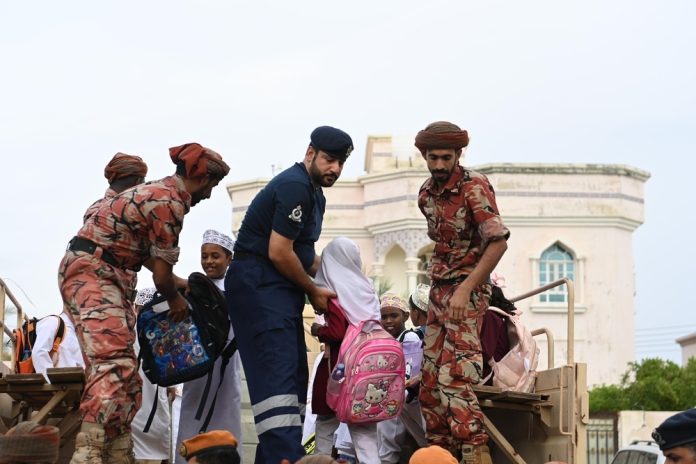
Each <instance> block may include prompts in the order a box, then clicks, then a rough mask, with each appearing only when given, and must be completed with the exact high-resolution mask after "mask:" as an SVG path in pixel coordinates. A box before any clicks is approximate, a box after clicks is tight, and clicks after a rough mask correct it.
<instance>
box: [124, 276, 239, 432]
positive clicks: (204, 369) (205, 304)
mask: <svg viewBox="0 0 696 464" xmlns="http://www.w3.org/2000/svg"><path fill="white" fill-rule="evenodd" d="M188 283H189V293H188V294H187V295H185V298H186V300H187V301H188V303H189V314H188V316H187V317H186V319H184V320H183V321H181V322H174V321H172V320H170V319H169V317H168V309H169V307H168V305H167V300H166V298H164V297H163V296H162V295H160V294H159V293H157V294H155V296H154V297H153V299H152V300H150V302H149V303H147V304H145V305H144V306H143V308H142V310H141V311H140V314H138V341H139V342H140V353H139V355H138V357H139V358H140V360H141V362H142V368H143V372H144V373H145V376H146V377H147V378H148V380H149V381H150V382H151V383H153V384H155V385H158V386H161V387H169V386H172V385H176V384H179V383H183V382H188V381H190V380H194V379H197V378H199V377H203V376H204V375H208V381H207V383H206V386H205V389H204V392H203V396H202V398H201V403H200V405H199V408H198V411H197V413H196V419H200V418H201V416H202V414H203V409H204V407H205V403H206V400H207V398H208V393H209V391H210V386H211V385H210V384H211V380H212V369H213V365H214V364H215V361H216V360H217V358H218V357H220V356H222V359H223V362H222V366H221V368H220V382H219V384H218V389H219V387H220V384H222V380H223V377H224V373H225V367H226V366H227V363H228V362H229V360H230V358H231V357H232V356H233V355H234V353H235V352H236V350H237V344H236V341H235V340H234V339H233V340H228V339H227V337H228V334H229V330H230V321H229V317H228V315H227V304H226V302H225V297H224V295H223V294H222V292H221V291H220V289H218V288H217V286H216V285H215V283H214V282H213V281H211V280H210V279H209V278H208V277H206V276H205V275H203V274H201V273H199V272H194V273H192V274H191V275H190V276H189V279H188ZM216 399H217V391H216V393H215V398H214V399H213V402H212V404H211V406H210V410H209V411H208V415H207V416H206V421H205V422H204V424H203V429H202V430H203V431H204V430H205V429H206V428H207V426H208V423H209V421H210V417H211V416H212V412H213V408H214V406H215V400H216ZM155 410H156V404H155V406H154V407H153V410H152V412H151V413H150V418H154V412H155ZM150 423H151V419H148V422H147V425H146V426H145V430H144V431H145V432H147V431H148V429H149V426H150Z"/></svg>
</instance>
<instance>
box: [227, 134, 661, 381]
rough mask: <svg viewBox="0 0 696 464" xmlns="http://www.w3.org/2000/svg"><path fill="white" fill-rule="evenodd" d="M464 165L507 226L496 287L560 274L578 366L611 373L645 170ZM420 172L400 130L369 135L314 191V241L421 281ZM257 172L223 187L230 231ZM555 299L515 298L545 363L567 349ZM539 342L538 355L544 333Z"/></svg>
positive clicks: (618, 350) (618, 368) (396, 276)
mask: <svg viewBox="0 0 696 464" xmlns="http://www.w3.org/2000/svg"><path fill="white" fill-rule="evenodd" d="M463 164H465V165H466V160H464V163H463ZM473 169H475V170H477V171H479V172H482V173H484V174H486V175H487V176H488V177H489V178H490V180H491V182H492V184H493V186H494V188H495V190H496V195H497V200H498V206H499V208H500V212H501V215H502V217H503V219H504V221H505V223H506V224H507V226H508V227H509V228H510V230H511V233H512V234H511V237H510V240H509V242H508V243H509V249H508V251H507V253H506V254H505V256H504V257H503V259H502V261H501V263H500V265H499V267H498V269H497V272H498V273H500V274H502V275H503V276H505V277H506V280H507V288H506V289H505V293H506V294H507V295H508V296H514V295H517V294H520V293H523V292H526V291H528V290H531V289H533V288H536V287H538V286H540V285H542V284H544V283H548V282H551V281H554V280H556V279H558V278H561V277H564V276H567V277H570V278H571V279H572V280H573V281H574V282H575V286H576V311H577V313H578V315H577V317H576V329H575V342H576V343H575V353H576V355H575V357H576V360H577V361H583V362H587V363H588V367H589V369H588V377H589V379H588V380H589V383H590V384H591V385H592V384H598V383H614V382H618V380H619V377H620V375H621V374H622V373H623V372H624V371H625V369H626V364H627V363H628V362H629V361H633V360H634V294H635V282H634V269H633V253H632V233H633V231H634V230H635V229H636V228H637V227H638V226H639V225H640V224H642V222H643V188H644V183H645V181H646V180H647V179H648V178H649V174H648V173H647V172H645V171H641V170H639V169H635V168H632V167H628V166H623V165H586V164H502V163H501V164H487V165H482V166H473ZM428 176H429V173H428V171H427V168H426V166H425V163H424V161H423V159H422V157H421V156H420V153H419V152H418V151H417V150H416V149H415V147H413V145H412V140H411V139H410V138H409V139H399V138H392V137H391V136H371V137H369V138H368V142H367V147H366V154H365V174H364V175H362V176H360V177H359V178H357V179H356V180H340V181H339V182H338V183H337V184H336V185H335V186H334V187H332V188H329V189H325V195H326V198H327V207H326V213H325V215H324V227H323V231H322V236H321V239H320V241H319V243H318V250H319V251H320V250H321V248H322V247H323V246H324V245H325V244H326V243H327V242H328V241H330V240H331V239H332V238H334V237H338V236H348V237H350V238H352V239H353V240H355V241H356V242H357V243H358V245H359V246H360V249H361V252H362V259H363V263H364V265H365V272H366V273H367V274H369V275H371V276H374V277H375V278H376V279H378V280H380V281H381V282H382V283H383V284H385V285H389V286H390V287H391V291H396V292H398V293H400V294H402V295H407V294H408V293H409V292H410V290H411V289H413V288H414V287H415V286H416V284H417V283H418V282H420V281H427V276H426V266H427V262H428V258H429V254H430V253H431V252H432V249H433V243H432V241H431V240H430V239H429V238H428V236H427V233H426V223H425V220H424V218H423V216H422V215H421V213H420V210H419V209H418V204H417V196H418V189H419V187H420V186H421V184H422V183H423V181H424V180H425V179H427V177H428ZM267 181H268V179H256V180H249V181H245V182H238V183H234V184H232V185H230V186H229V187H228V192H229V195H230V198H231V200H232V211H233V229H234V231H235V232H236V231H237V229H238V228H239V225H240V224H241V221H242V219H243V217H244V213H245V212H246V209H247V207H248V205H249V203H250V202H251V200H252V199H253V197H254V196H255V195H256V193H257V192H258V191H259V190H260V189H261V188H262V187H263V186H264V185H265V184H266V182H267ZM566 296H567V295H566V292H565V290H563V289H558V290H556V291H554V292H552V293H547V294H543V295H540V296H537V297H536V298H534V299H532V300H525V301H524V302H522V303H521V304H520V305H519V308H520V309H522V310H523V311H524V316H523V319H524V320H525V321H526V324H527V325H528V326H529V327H532V328H536V327H548V328H550V329H551V330H552V332H553V333H554V335H555V337H556V364H558V363H559V362H561V360H564V359H565V353H566V307H567V302H566V301H567V300H566ZM539 342H540V345H541V351H542V353H545V351H546V350H545V346H544V343H545V342H544V341H543V340H541V339H540V340H539ZM541 362H542V366H543V365H545V362H546V361H545V360H544V359H542V361H541Z"/></svg>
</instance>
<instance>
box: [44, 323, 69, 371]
mask: <svg viewBox="0 0 696 464" xmlns="http://www.w3.org/2000/svg"><path fill="white" fill-rule="evenodd" d="M53 316H55V317H57V318H58V321H59V322H58V329H57V330H56V335H55V337H54V338H53V346H52V347H51V351H50V352H49V353H48V356H49V357H50V358H51V360H52V361H53V365H54V366H55V365H56V364H57V363H58V359H60V355H58V358H56V359H55V360H54V359H53V356H54V355H56V354H57V353H58V347H60V344H61V343H63V338H64V337H65V321H64V320H63V318H62V317H60V316H58V315H56V314H53ZM48 317H50V316H48Z"/></svg>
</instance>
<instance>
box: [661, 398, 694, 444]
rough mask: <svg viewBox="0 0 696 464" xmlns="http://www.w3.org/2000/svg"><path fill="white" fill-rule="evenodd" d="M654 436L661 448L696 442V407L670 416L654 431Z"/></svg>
mask: <svg viewBox="0 0 696 464" xmlns="http://www.w3.org/2000/svg"><path fill="white" fill-rule="evenodd" d="M652 437H653V440H655V443H657V444H658V445H660V449H661V450H668V449H672V448H676V447H678V446H682V445H686V444H687V443H696V408H692V409H687V410H686V411H684V412H680V413H679V414H675V415H673V416H672V417H670V418H668V419H667V420H666V421H664V422H663V423H662V424H660V426H659V427H657V428H656V429H655V430H654V431H653V433H652Z"/></svg>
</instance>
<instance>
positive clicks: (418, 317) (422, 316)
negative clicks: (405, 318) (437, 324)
mask: <svg viewBox="0 0 696 464" xmlns="http://www.w3.org/2000/svg"><path fill="white" fill-rule="evenodd" d="M429 304H430V285H427V284H418V286H417V287H416V289H415V290H414V291H413V293H411V296H409V297H408V305H409V306H410V307H411V323H412V324H413V326H414V327H415V328H416V329H420V330H421V331H422V333H425V324H426V323H427V322H428V305H429Z"/></svg>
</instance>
